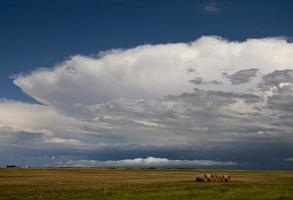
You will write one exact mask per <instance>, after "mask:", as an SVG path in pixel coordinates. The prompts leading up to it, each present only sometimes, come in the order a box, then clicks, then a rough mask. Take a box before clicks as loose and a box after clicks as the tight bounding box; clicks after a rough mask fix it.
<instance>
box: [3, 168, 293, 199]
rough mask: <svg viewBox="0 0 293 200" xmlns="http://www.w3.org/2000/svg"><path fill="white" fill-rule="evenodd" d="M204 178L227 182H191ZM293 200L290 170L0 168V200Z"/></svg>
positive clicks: (292, 182)
mask: <svg viewBox="0 0 293 200" xmlns="http://www.w3.org/2000/svg"><path fill="white" fill-rule="evenodd" d="M203 173H214V174H229V175H231V177H232V179H231V181H230V182H208V183H199V182H195V181H194V179H195V176H196V175H197V174H203ZM8 199H9V200H10V199H11V200H20V199H21V200H38V199H52V200H61V199H63V200H66V199H69V200H94V199H96V200H98V199H106V200H124V199H131V200H148V199H152V200H159V199H160V200H161V199H168V200H185V199H186V200H191V199H194V200H195V199H199V200H201V199H217V200H222V199H227V200H228V199H238V200H241V199H243V200H248V199H257V200H261V199H266V200H285V199H292V200H293V172H292V171H291V172H290V171H236V170H229V171H203V170H155V169H152V170H151V169H150V170H146V169H145V170H143V169H94V168H61V169H60V168H58V169H57V168H56V169H55V168H39V169H0V200H8Z"/></svg>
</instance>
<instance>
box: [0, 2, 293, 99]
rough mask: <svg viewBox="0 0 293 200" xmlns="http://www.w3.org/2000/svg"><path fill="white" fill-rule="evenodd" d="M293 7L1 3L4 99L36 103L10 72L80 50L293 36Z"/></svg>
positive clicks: (276, 4)
mask: <svg viewBox="0 0 293 200" xmlns="http://www.w3.org/2000/svg"><path fill="white" fill-rule="evenodd" d="M209 5H211V6H214V7H215V8H216V10H208V9H207V6H209ZM292 10H293V2H292V1H289V0H288V1H286V0H282V1H277V0H274V1H272V0H266V1H236V0H235V1H232V0H219V1H207V0H198V1H196V0H193V1H191V0H184V1H182V0H170V1H167V0H161V1H158V0H156V1H152V0H150V1H142V0H96V1H93V0H86V1H84V0H62V1H61V0H50V1H39V0H26V1H22V0H9V1H8V0H7V1H4V0H2V1H1V2H0V72H1V73H0V98H8V99H16V100H22V101H32V100H31V99H30V98H29V97H27V96H26V95H25V94H23V93H22V92H21V91H20V90H19V89H18V88H16V87H15V86H14V85H13V83H12V80H11V79H9V77H10V76H12V75H14V74H18V73H28V72H29V71H31V70H32V69H36V68H39V67H50V66H53V65H54V64H56V63H58V62H61V61H63V60H64V59H66V58H68V57H70V56H72V55H75V54H85V55H91V54H96V53H97V52H99V51H101V50H107V49H111V48H128V47H133V46H137V45H140V44H148V43H151V44H156V43H167V42H188V41H192V40H194V39H197V38H199V37H200V36H202V35H219V36H222V37H224V38H227V39H229V40H245V39H246V38H260V37H270V36H284V37H288V38H291V37H292V35H293V26H292V21H293V12H292ZM213 11H214V12H213Z"/></svg>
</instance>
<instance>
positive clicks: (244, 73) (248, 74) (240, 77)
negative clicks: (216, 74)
mask: <svg viewBox="0 0 293 200" xmlns="http://www.w3.org/2000/svg"><path fill="white" fill-rule="evenodd" d="M257 71H258V69H253V68H251V69H245V70H240V71H238V72H236V73H234V74H231V75H228V74H227V73H223V75H224V76H225V77H226V78H228V79H229V80H230V81H231V83H232V84H234V85H239V84H243V83H248V82H249V81H250V80H251V79H252V78H253V77H256V73H257Z"/></svg>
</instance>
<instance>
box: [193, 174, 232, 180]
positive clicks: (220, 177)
mask: <svg viewBox="0 0 293 200" xmlns="http://www.w3.org/2000/svg"><path fill="white" fill-rule="evenodd" d="M230 179H231V176H229V175H217V174H201V175H197V176H196V178H195V181H196V182H228V181H230Z"/></svg>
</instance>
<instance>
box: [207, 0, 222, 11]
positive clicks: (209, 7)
mask: <svg viewBox="0 0 293 200" xmlns="http://www.w3.org/2000/svg"><path fill="white" fill-rule="evenodd" d="M204 9H205V11H206V12H208V13H219V12H220V9H219V7H218V6H217V4H216V3H215V2H214V1H212V2H210V3H208V4H207V5H206V6H205V7H204Z"/></svg>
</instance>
